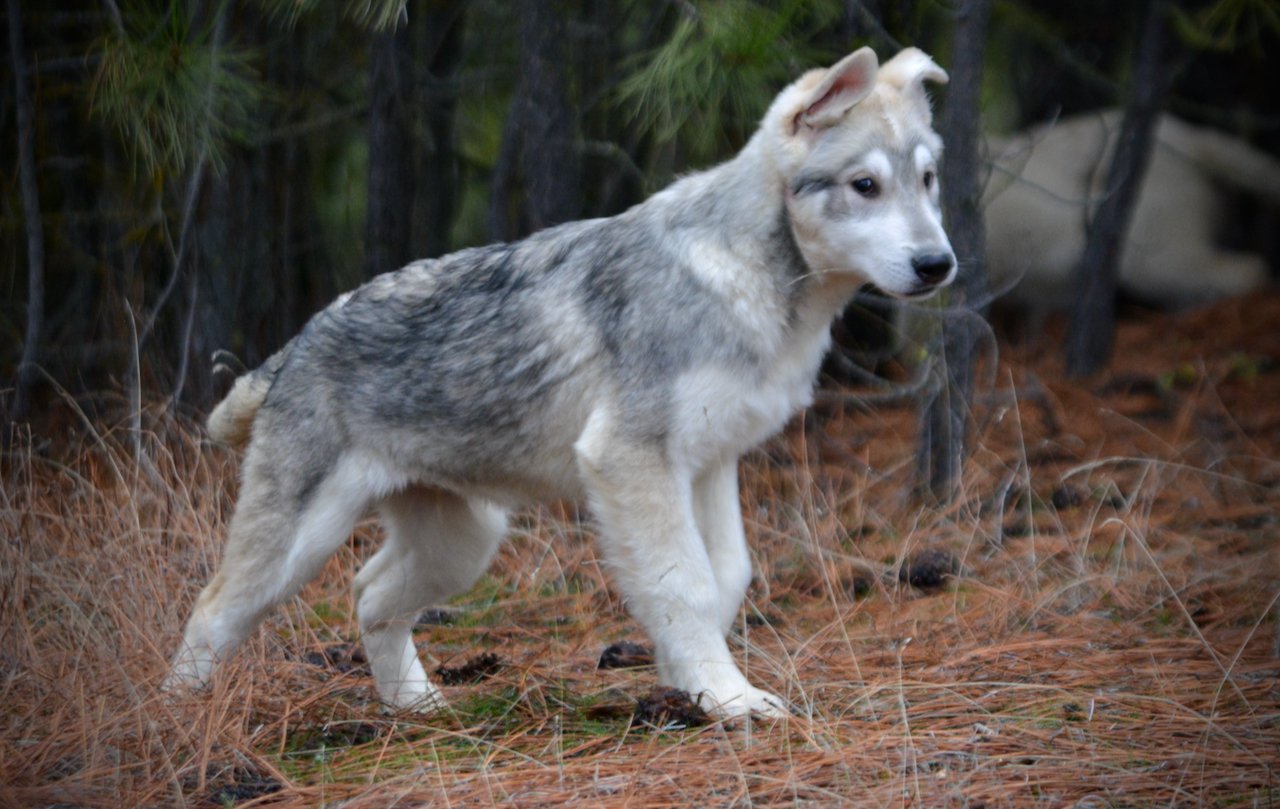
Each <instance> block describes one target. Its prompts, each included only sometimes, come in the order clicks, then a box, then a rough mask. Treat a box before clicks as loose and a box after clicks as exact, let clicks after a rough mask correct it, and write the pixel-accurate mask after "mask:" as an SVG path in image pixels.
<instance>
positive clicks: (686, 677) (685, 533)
mask: <svg viewBox="0 0 1280 809" xmlns="http://www.w3.org/2000/svg"><path fill="white" fill-rule="evenodd" d="M576 449H577V452H578V460H579V465H580V468H581V470H582V473H583V478H584V482H585V483H586V486H587V490H588V495H589V499H590V503H591V506H592V509H593V511H594V512H595V515H596V517H597V518H598V520H599V522H600V526H601V536H600V544H601V548H602V550H603V551H604V556H605V561H606V562H607V563H608V564H609V567H610V568H611V570H612V571H613V573H614V575H615V577H616V579H617V582H618V584H619V587H620V588H621V590H622V593H623V596H624V597H625V599H626V601H627V605H628V608H629V609H630V611H631V613H632V615H634V616H635V618H636V619H637V620H638V621H639V622H640V623H641V624H643V625H644V628H645V629H646V630H647V631H648V633H649V636H650V637H651V638H652V639H653V643H654V647H655V657H656V660H657V664H658V676H659V677H660V678H661V680H662V681H663V682H664V683H666V684H668V685H671V686H674V687H676V688H680V689H683V690H685V691H687V692H688V693H689V694H690V695H691V696H693V697H694V698H695V699H697V700H698V701H699V702H701V703H702V704H703V705H705V706H706V707H707V708H708V709H710V710H713V711H715V712H717V713H719V714H721V715H725V716H741V715H744V714H748V713H760V714H767V715H772V716H781V715H785V714H786V709H785V703H784V702H783V700H782V699H781V698H779V697H777V696H776V695H774V694H770V693H769V692H767V691H763V690H761V689H759V688H756V687H755V686H753V685H751V684H750V683H749V682H747V678H746V677H745V676H744V675H743V674H742V672H741V671H740V670H739V669H738V666H737V664H736V663H734V661H733V656H732V655H731V654H730V653H729V647H728V645H727V644H726V643H725V637H724V631H723V622H724V613H725V608H724V606H723V603H722V601H721V591H720V584H719V582H718V581H717V580H716V576H715V573H714V572H713V570H712V560H711V558H710V556H709V555H708V549H707V547H706V546H705V545H704V543H703V540H702V537H701V536H700V535H699V532H698V526H697V523H696V520H695V516H694V506H693V495H692V481H691V480H690V479H689V477H688V476H687V475H685V474H683V473H682V472H681V471H680V470H679V469H675V468H672V466H671V464H670V463H669V461H668V460H667V459H666V458H665V457H664V453H663V450H662V448H660V447H656V446H646V445H643V444H637V443H634V442H629V441H628V439H627V438H625V437H620V436H617V435H616V434H615V433H613V432H612V430H611V429H610V426H609V424H608V422H607V421H606V418H601V417H598V416H593V418H592V422H591V423H589V424H588V427H587V430H586V431H585V432H584V434H583V437H582V438H581V439H579V441H578V444H577V446H576ZM735 587H736V584H735Z"/></svg>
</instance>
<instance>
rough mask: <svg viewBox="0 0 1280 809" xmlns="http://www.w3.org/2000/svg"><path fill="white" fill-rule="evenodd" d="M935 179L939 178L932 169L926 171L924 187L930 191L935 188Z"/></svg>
mask: <svg viewBox="0 0 1280 809" xmlns="http://www.w3.org/2000/svg"><path fill="white" fill-rule="evenodd" d="M935 179H937V178H936V177H935V176H934V173H933V172H932V171H926V172H925V173H924V187H925V190H926V191H930V190H932V189H933V181H934V180H935Z"/></svg>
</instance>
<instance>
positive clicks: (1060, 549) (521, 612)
mask: <svg viewBox="0 0 1280 809" xmlns="http://www.w3.org/2000/svg"><path fill="white" fill-rule="evenodd" d="M1251 306H1253V307H1256V308H1251V309H1243V308H1241V309H1240V310H1239V311H1236V310H1233V309H1230V308H1220V309H1218V310H1215V311H1214V312H1212V313H1209V314H1205V315H1201V316H1195V317H1183V318H1177V319H1165V320H1161V321H1158V322H1155V323H1144V324H1138V325H1136V326H1131V327H1129V329H1128V330H1127V331H1126V332H1125V333H1124V334H1123V335H1122V336H1121V352H1122V353H1121V356H1122V357H1124V358H1128V359H1126V360H1125V362H1128V363H1129V366H1128V367H1126V365H1125V364H1124V362H1122V363H1121V364H1120V365H1119V367H1118V368H1117V370H1116V371H1114V372H1113V373H1112V374H1111V375H1110V376H1108V377H1107V378H1106V379H1101V380H1097V381H1095V382H1093V383H1091V384H1090V385H1088V386H1085V387H1073V386H1068V385H1066V384H1057V383H1048V382H1045V381H1044V380H1046V379H1048V378H1050V377H1051V375H1052V374H1053V367H1054V362H1053V360H1051V359H1050V358H1048V357H1047V356H1046V355H1041V354H1040V353H1038V351H1037V350H1036V349H1017V350H1006V352H1005V355H1006V358H1005V363H1006V364H1005V365H1002V367H1001V369H1000V370H999V371H998V372H997V374H996V378H997V379H998V384H997V385H996V387H995V389H994V390H992V391H990V392H989V393H988V394H987V397H986V401H984V403H983V404H982V406H981V408H980V409H979V412H978V413H977V414H976V416H977V419H978V423H979V426H980V428H981V429H980V433H979V437H978V442H977V449H976V451H975V453H974V455H973V457H972V459H971V462H970V464H969V466H968V468H967V470H966V477H965V491H964V496H963V497H961V498H960V500H959V501H958V503H957V504H956V505H955V506H953V507H951V508H949V509H947V510H945V511H940V510H938V509H931V508H927V507H923V506H920V505H918V504H916V503H915V502H914V501H913V499H912V498H911V497H910V496H909V485H908V484H909V480H910V471H911V462H910V460H909V459H910V454H911V447H912V444H913V429H912V422H913V416H912V415H911V413H910V412H908V411H907V410H905V409H887V410H882V411H878V412H876V413H871V414H867V413H857V412H847V413H836V414H827V415H825V416H822V417H821V418H819V417H817V416H814V415H810V416H809V417H808V418H807V419H803V420H798V421H797V422H796V423H795V424H793V425H792V427H791V428H790V429H789V430H788V431H787V433H786V434H785V435H783V436H781V437H779V438H778V439H776V440H775V441H773V442H772V443H770V444H769V445H768V446H767V447H765V448H764V449H763V450H761V451H758V452H756V453H754V454H752V455H751V456H750V457H749V458H748V459H747V462H746V463H745V464H744V468H743V472H742V475H743V481H744V494H743V501H744V502H743V506H744V511H745V514H746V516H747V523H748V531H749V533H750V535H751V538H752V542H753V547H754V549H755V553H756V558H757V567H758V570H759V576H758V577H757V582H756V585H755V586H754V588H753V590H752V593H751V598H750V602H749V604H748V605H747V607H746V609H745V610H744V614H743V623H742V627H741V632H740V633H739V637H738V641H737V643H736V647H737V649H738V650H739V653H740V654H741V658H742V659H743V661H744V663H745V665H746V666H747V668H748V669H749V671H750V672H751V676H752V677H753V678H754V679H755V680H756V681H757V682H759V683H760V684H762V685H764V686H766V687H769V688H771V689H774V690H776V691H778V692H780V693H782V694H784V695H785V696H787V697H788V698H789V699H790V700H792V702H793V703H794V704H795V705H796V706H797V710H798V716H797V717H796V718H795V719H793V720H791V721H788V722H785V723H754V724H752V723H737V724H735V725H732V726H727V725H724V724H712V725H709V726H706V727H700V728H690V729H681V728H675V727H665V728H655V727H653V726H647V725H641V724H638V723H636V722H635V721H634V720H633V718H632V705H633V703H634V700H635V698H637V697H640V696H643V695H644V694H646V693H647V692H648V691H649V689H650V688H651V687H652V686H653V685H654V678H653V675H652V672H650V671H647V670H645V669H638V670H630V669H627V670H606V671H598V670H597V669H596V661H597V659H598V657H599V655H600V652H601V650H602V649H603V648H604V647H605V646H606V645H607V644H609V643H612V642H614V641H617V640H623V639H629V640H637V641H642V642H643V641H645V639H644V638H643V636H642V635H641V634H640V632H639V630H638V629H637V628H636V627H635V626H634V624H632V623H631V622H630V621H628V620H627V618H626V617H625V614H624V613H623V611H622V609H621V606H620V604H619V600H618V597H617V595H616V593H615V592H614V591H612V590H611V589H610V586H609V584H608V583H607V581H606V579H605V578H604V576H603V575H602V573H601V571H600V569H599V566H598V565H597V562H596V558H595V556H594V549H593V543H591V542H590V541H583V535H585V534H589V531H588V530H587V529H585V528H584V527H583V526H582V523H581V522H580V521H579V520H578V519H577V517H576V515H575V513H574V512H573V510H572V509H570V508H567V507H550V508H543V509H539V510H534V511H531V512H528V513H527V514H525V515H524V516H523V517H522V518H521V519H520V521H519V524H518V526H517V531H516V534H515V537H514V539H513V541H512V543H510V545H509V546H507V548H506V549H505V550H504V551H503V552H502V554H501V555H500V558H499V560H498V562H497V563H496V565H495V566H494V568H493V570H492V571H491V572H490V574H489V575H488V576H486V577H485V578H484V579H483V580H482V581H481V582H480V583H479V584H478V585H477V586H476V587H475V588H474V589H473V590H472V591H471V592H470V593H468V594H467V595H465V596H463V597H462V598H460V599H458V600H457V601H456V602H455V603H454V604H453V605H452V615H453V620H452V623H450V624H447V625H443V626H436V627H430V628H424V631H423V632H422V634H421V635H420V640H421V641H422V642H423V644H424V648H426V649H429V650H430V652H431V653H432V654H434V655H435V656H436V657H437V658H438V659H439V660H440V661H441V662H443V663H445V664H448V665H450V666H455V667H456V666H459V665H463V664H465V663H466V662H467V661H469V660H472V659H473V658H475V657H476V656H477V655H479V654H480V653H482V652H490V653H493V654H495V655H497V656H498V657H499V658H500V660H501V663H502V665H501V667H500V668H499V669H498V671H497V672H496V673H494V674H493V675H492V676H489V677H487V678H486V679H482V680H481V681H480V682H477V683H472V684H463V685H452V686H447V687H446V689H445V690H446V693H447V694H448V696H449V697H450V699H451V703H452V705H453V709H452V711H451V712H450V713H448V714H447V715H442V716H438V717H432V718H420V717H415V716H407V715H397V716H387V715H384V714H381V713H380V712H379V711H378V709H377V706H376V705H375V704H373V703H372V702H371V699H370V695H371V682H370V681H369V678H368V676H367V673H366V672H365V671H364V670H363V669H362V667H361V665H360V661H359V657H358V655H357V656H356V657H355V658H354V659H352V657H351V655H350V648H349V647H345V646H342V645H341V644H342V643H343V642H345V641H350V640H354V638H353V626H354V622H353V621H352V620H351V611H352V605H351V600H350V596H349V592H348V589H347V583H348V582H349V580H350V577H351V575H352V573H353V571H354V570H355V569H357V568H358V566H359V564H360V562H361V560H362V559H363V558H365V557H366V556H367V554H368V553H369V551H370V549H371V547H372V546H373V544H374V543H375V542H376V538H377V536H376V534H377V528H376V526H374V525H372V524H367V525H362V526H361V528H360V530H359V531H358V532H357V535H356V536H355V537H354V538H353V540H352V541H351V543H349V545H348V546H347V548H346V550H344V551H343V552H342V553H340V554H339V555H338V557H337V558H335V559H334V560H333V561H332V562H331V563H330V564H329V566H328V567H327V568H326V570H325V573H324V575H323V576H322V577H321V578H320V579H319V580H318V581H316V582H315V583H314V584H312V585H311V586H310V587H308V588H307V590H306V591H305V592H304V593H303V594H302V596H301V597H299V598H298V599H295V600H294V601H292V602H290V604H288V605H287V607H286V608H284V609H283V610H281V611H279V613H278V614H277V615H276V616H275V617H273V618H272V620H271V621H270V622H269V623H268V625H267V626H266V627H264V629H263V630H262V631H260V632H259V633H258V635H257V636H255V638H254V640H253V641H252V642H251V643H250V644H248V645H247V647H246V648H245V649H244V650H243V652H242V653H241V654H239V655H237V657H236V658H235V659H234V661H232V662H231V663H230V665H229V666H228V667H227V668H226V669H225V670H224V672H223V674H222V676H220V677H219V678H218V679H217V682H216V684H215V687H214V689H213V691H212V693H210V694H206V695H201V696H197V697H192V698H189V699H182V700H179V701H176V702H167V701H166V700H165V699H164V698H163V697H162V696H161V695H160V694H159V693H158V692H157V688H156V686H157V683H158V681H159V679H160V678H161V676H162V675H163V672H164V669H165V665H166V659H167V657H168V655H169V654H170V653H171V652H172V650H173V647H174V644H175V643H176V641H177V638H178V633H179V629H180V622H181V621H182V619H183V618H185V615H186V611H187V609H188V608H189V606H190V604H191V601H192V599H193V598H194V596H195V593H196V591H197V588H198V587H199V585H200V584H201V583H203V581H205V580H206V578H207V577H208V575H209V574H210V571H211V569H212V567H213V565H214V564H215V562H216V559H217V556H218V553H219V548H220V544H221V537H222V535H223V529H224V527H225V522H226V519H227V516H228V514H229V512H230V506H231V503H232V498H233V495H234V488H235V484H234V478H235V469H236V462H235V458H234V457H233V456H231V455H230V454H228V453H226V452H224V451H222V450H219V449H215V448H210V447H204V446H200V445H199V442H198V439H197V438H196V435H197V432H196V431H195V430H193V429H190V428H189V427H187V426H184V425H182V424H179V423H176V422H174V421H173V420H171V419H162V418H159V417H155V418H151V419H150V422H151V432H149V433H148V434H147V435H146V436H145V437H144V441H143V456H144V458H145V461H144V462H142V463H136V462H135V461H134V460H133V458H132V456H131V452H130V450H129V446H130V442H128V441H125V440H123V437H122V436H120V435H115V434H111V433H106V434H99V433H96V432H93V431H91V430H88V429H87V428H85V429H84V430H82V431H76V434H75V435H73V436H70V437H67V438H66V440H65V441H64V442H62V446H61V448H60V449H58V450H57V451H53V450H48V449H44V450H40V451H37V450H34V449H31V448H29V447H28V448H26V449H19V450H18V451H17V452H15V453H13V454H11V455H10V456H9V457H8V458H7V459H6V460H5V462H4V466H3V493H2V494H0V531H2V532H3V536H4V541H3V544H2V545H0V727H2V728H3V730H2V732H0V805H3V806H23V807H26V806H87V807H97V806H103V807H117V806H182V805H185V806H232V805H235V806H250V805H252V806H272V807H275V806H299V807H302V806H305V807H312V806H322V805H324V806H339V805H340V806H348V807H389V806H417V805H427V804H429V805H432V806H491V805H498V804H507V803H510V804H513V805H518V806H522V807H535V806H561V805H566V804H570V805H571V804H580V805H588V806H646V807H650V806H652V807H666V806H671V807H684V806H738V805H741V806H756V807H764V806H794V805H806V806H831V805H840V804H854V805H859V806H862V805H866V806H907V805H910V806H927V807H932V806H949V805H956V806H979V805H980V806H988V807H994V806H1082V807H1102V806H1155V805H1161V806H1192V805H1208V806H1271V805H1274V804H1276V803H1280V783H1278V782H1277V774H1276V769H1277V765H1278V764H1280V686H1278V685H1277V674H1278V673H1280V659H1278V656H1277V649H1276V644H1277V605H1276V599H1277V593H1278V592H1280V550H1278V546H1277V533H1278V530H1277V516H1276V515H1277V508H1278V507H1280V463H1277V460H1276V458H1277V449H1278V447H1277V443H1278V441H1280V437H1278V435H1277V434H1278V433H1280V405H1277V404H1276V403H1277V402H1278V401H1280V397H1278V396H1277V394H1280V344H1278V343H1277V337H1276V336H1275V335H1274V334H1273V333H1274V331H1275V330H1274V329H1270V332H1271V333H1269V332H1268V329H1267V328H1258V329H1252V330H1250V329H1245V328H1243V327H1242V328H1241V329H1238V330H1237V332H1238V333H1232V332H1230V330H1225V331H1224V329H1222V328H1221V324H1222V323H1223V322H1234V321H1231V320H1230V319H1231V318H1233V317H1234V318H1237V319H1240V318H1243V320H1244V322H1246V323H1262V324H1271V323H1274V322H1276V319H1277V316H1278V315H1280V300H1276V299H1274V298H1269V299H1267V300H1264V301H1261V302H1259V301H1255V302H1253V303H1252V304H1251ZM1170 334H1176V335H1180V336H1179V337H1177V338H1170V337H1169V335H1170ZM54 458H56V459H57V460H54ZM923 549H944V550H946V551H948V552H950V553H951V554H953V555H954V556H955V557H956V558H957V559H958V560H959V561H960V565H961V572H960V574H959V575H958V576H957V577H955V578H954V579H953V580H951V581H949V582H948V583H947V584H946V585H945V586H943V587H940V588H933V589H929V590H923V589H919V588H915V587H912V586H910V585H908V584H904V583H901V582H900V581H899V579H898V577H897V573H898V570H899V568H900V565H901V563H902V561H903V560H904V559H906V558H908V557H910V556H911V555H912V554H913V553H915V552H917V551H920V550H923Z"/></svg>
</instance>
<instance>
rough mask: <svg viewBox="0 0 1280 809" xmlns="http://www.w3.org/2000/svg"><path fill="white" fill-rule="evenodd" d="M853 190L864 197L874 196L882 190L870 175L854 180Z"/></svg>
mask: <svg viewBox="0 0 1280 809" xmlns="http://www.w3.org/2000/svg"><path fill="white" fill-rule="evenodd" d="M853 190H854V191H857V192H858V193H859V194H861V195H862V196H864V197H874V196H875V195H876V194H877V193H879V191H880V187H879V186H877V185H876V181H875V180H873V179H871V178H870V177H859V178H858V179H856V180H854V181H853Z"/></svg>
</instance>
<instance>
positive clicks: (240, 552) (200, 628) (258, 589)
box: [165, 447, 385, 688]
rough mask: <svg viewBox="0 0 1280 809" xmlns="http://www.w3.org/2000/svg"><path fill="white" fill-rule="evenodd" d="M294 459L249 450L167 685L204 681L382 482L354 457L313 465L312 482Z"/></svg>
mask: <svg viewBox="0 0 1280 809" xmlns="http://www.w3.org/2000/svg"><path fill="white" fill-rule="evenodd" d="M294 465H301V464H298V462H297V459H293V458H290V457H288V454H287V453H273V452H268V451H265V450H262V449H260V448H256V447H251V448H250V451H249V454H248V456H247V457H246V458H245V474H244V483H243V485H242V486H241V492H240V500H239V502H238V503H237V505H236V510H235V514H234V515H232V518H231V527H230V531H229V534H228V538H227V546H226V550H225V552H224V555H223V559H222V564H221V566H220V567H219V569H218V572H217V573H216V574H215V575H214V577H213V579H212V581H210V582H209V584H208V585H207V586H206V587H205V588H204V590H203V591H202V592H201V593H200V597H199V598H198V599H197V601H196V605H195V608H194V610H193V611H192V613H191V617H190V618H189V619H188V621H187V626H186V630H185V632H184V634H183V639H182V646H181V647H180V648H179V650H178V653H177V655H176V656H175V657H174V660H173V665H172V668H171V669H170V672H169V676H168V679H167V680H166V683H165V684H166V687H167V688H174V687H183V686H187V687H190V686H201V685H204V684H206V683H207V682H208V681H209V678H210V677H211V676H212V674H213V669H214V667H215V665H216V664H217V662H218V661H219V660H220V659H223V658H225V657H226V656H227V655H228V654H230V653H231V652H232V651H233V650H234V649H235V648H236V647H237V646H238V645H239V644H240V643H241V642H242V641H243V640H244V639H245V637H247V636H248V635H249V633H250V632H252V631H253V630H254V629H255V628H256V627H257V626H258V624H259V623H260V622H261V621H262V619H263V618H264V617H265V616H266V614H267V612H268V611H269V610H270V609H271V608H272V607H274V606H276V605H277V604H279V603H281V602H282V601H284V600H285V599H286V598H289V597H290V596H292V595H293V594H294V593H296V592H297V591H298V590H299V589H301V587H302V586H303V585H304V584H306V583H307V582H308V581H310V580H311V579H312V578H314V577H315V576H316V574H317V573H319V571H320V568H321V566H322V565H323V564H324V562H325V560H327V559H328V558H329V557H330V556H332V555H333V553H334V552H335V551H336V550H337V549H338V547H339V546H341V545H342V543H343V542H345V541H346V540H347V538H348V537H349V536H351V530H352V528H353V527H354V525H355V521H356V520H357V519H359V517H360V516H361V514H362V513H363V512H364V511H365V509H366V508H367V507H368V504H369V502H370V500H371V497H372V496H373V494H374V493H380V491H381V490H382V489H383V487H384V486H385V484H384V483H382V482H381V480H382V477H381V476H380V475H378V474H376V470H373V469H371V467H370V465H369V464H368V463H367V462H363V461H361V460H359V459H354V458H343V459H340V460H339V461H338V462H337V463H336V464H334V465H332V466H331V467H329V468H327V469H317V470H315V471H316V473H317V474H316V475H315V477H318V478H319V482H318V483H315V484H314V485H308V483H307V480H308V479H307V477H306V476H305V475H300V474H299V473H298V469H297V468H295V467H294ZM313 479H314V478H313Z"/></svg>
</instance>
